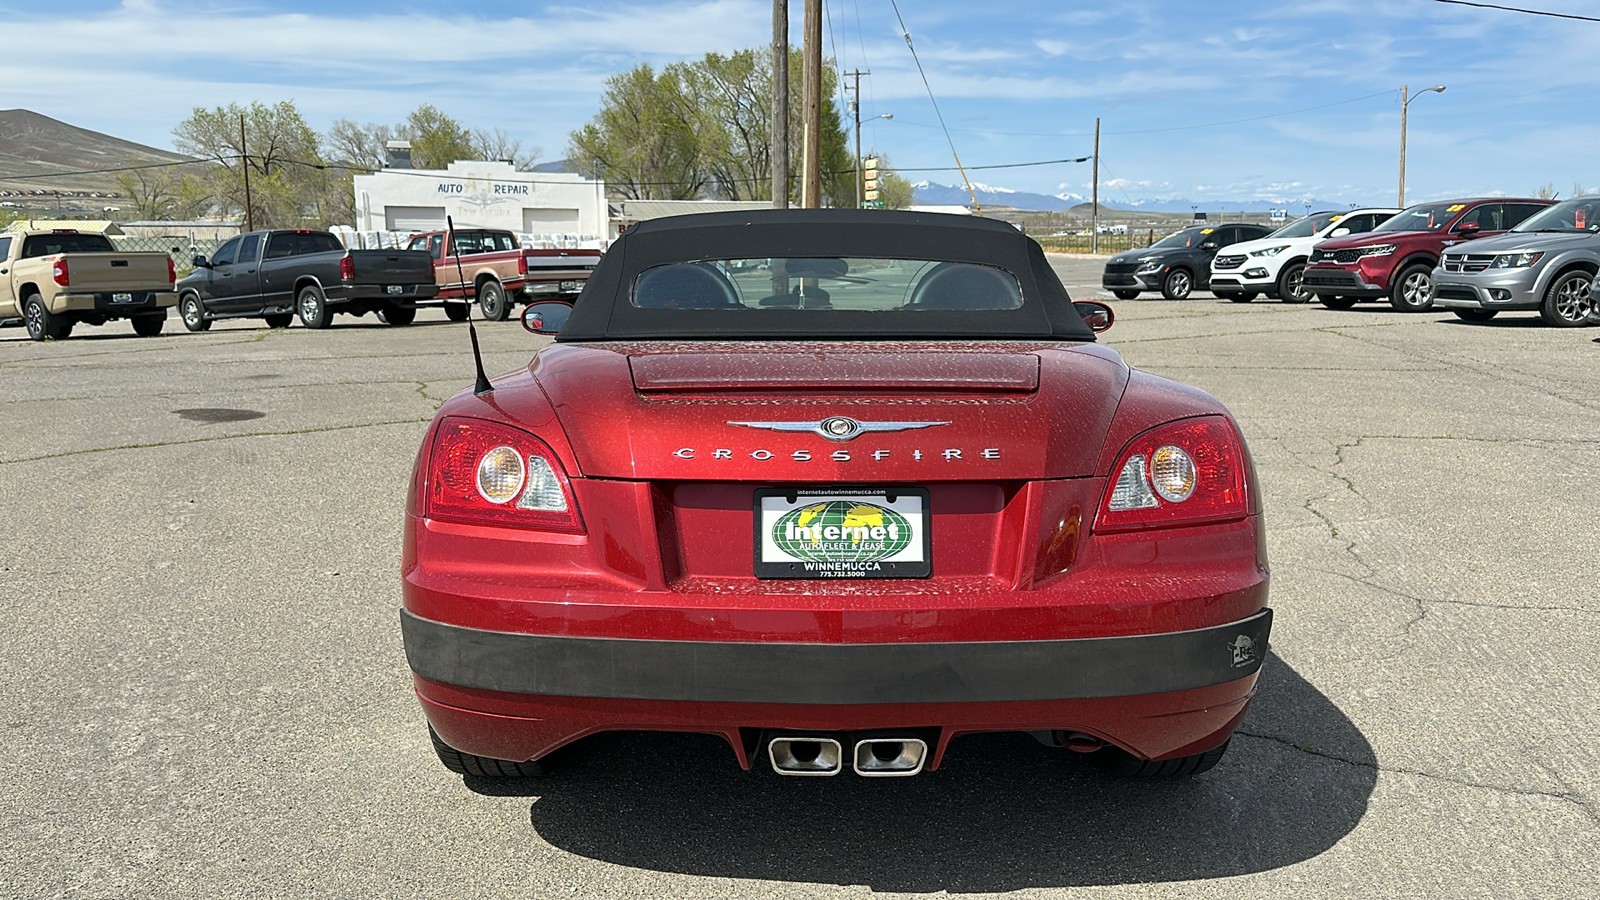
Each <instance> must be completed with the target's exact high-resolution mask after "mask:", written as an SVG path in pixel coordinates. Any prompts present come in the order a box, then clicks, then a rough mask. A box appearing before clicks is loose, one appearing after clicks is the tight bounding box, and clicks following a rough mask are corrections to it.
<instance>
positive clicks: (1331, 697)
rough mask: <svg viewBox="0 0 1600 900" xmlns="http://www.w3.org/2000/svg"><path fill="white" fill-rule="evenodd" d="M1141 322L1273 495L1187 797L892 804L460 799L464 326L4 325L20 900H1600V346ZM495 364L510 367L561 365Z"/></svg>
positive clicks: (1069, 769) (1489, 335) (1144, 357)
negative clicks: (1226, 720) (1232, 734)
mask: <svg viewBox="0 0 1600 900" xmlns="http://www.w3.org/2000/svg"><path fill="white" fill-rule="evenodd" d="M1054 262H1055V264H1056V266H1057V268H1058V270H1059V271H1061V273H1062V275H1063V279H1064V280H1065V281H1066V282H1067V284H1068V287H1069V289H1071V291H1072V293H1073V294H1074V296H1076V297H1080V298H1089V297H1104V296H1105V295H1104V293H1103V292H1101V291H1100V290H1099V287H1098V284H1099V273H1100V267H1101V263H1100V262H1098V261H1095V260H1090V259H1077V258H1067V257H1058V258H1056V259H1055V260H1054ZM1113 305H1114V307H1115V309H1116V312H1117V315H1118V319H1117V323H1116V325H1115V327H1114V328H1113V329H1112V330H1111V332H1110V333H1109V334H1107V335H1106V336H1105V341H1106V342H1107V343H1108V344H1110V345H1112V346H1114V347H1116V348H1118V349H1119V350H1120V351H1121V352H1122V353H1123V354H1124V355H1125V356H1126V357H1127V358H1128V360H1129V361H1130V362H1131V363H1133V364H1134V365H1136V366H1139V367H1141V368H1145V369H1148V370H1151V371H1154V372H1157V373H1159V374H1162V375H1168V376H1172V377H1174V378H1177V379H1180V380H1183V381H1187V382H1191V383H1194V384H1197V385H1199V386H1201V387H1203V388H1205V389H1207V390H1209V391H1211V392H1212V393H1214V394H1215V395H1217V396H1218V397H1219V398H1221V399H1222V400H1223V401H1224V402H1225V403H1226V404H1228V406H1229V407H1230V408H1231V409H1232V410H1233V411H1234V412H1235V413H1236V414H1237V416H1238V417H1239V419H1240V421H1241V423H1242V425H1243V427H1244V429H1245V431H1246V435H1247V437H1248V439H1249V440H1250V442H1251V447H1252V450H1253V452H1254V454H1255V458H1256V464H1257V467H1258V470H1259V473H1260V480H1261V483H1262V485H1263V488H1264V490H1265V492H1266V507H1267V515H1268V520H1269V521H1268V529H1269V531H1268V534H1269V548H1270V555H1271V561H1272V564H1273V576H1274V577H1273V588H1272V605H1273V606H1274V607H1275V608H1276V610H1277V624H1276V627H1275V630H1274V634H1273V642H1274V645H1273V648H1272V654H1271V657H1270V659H1269V661H1268V665H1267V667H1266V669H1265V670H1264V671H1263V676H1262V689H1261V693H1260V695H1259V697H1258V699H1257V701H1256V704H1255V705H1254V707H1253V708H1252V711H1251V714H1250V716H1249V717H1248V718H1247V720H1246V721H1245V723H1244V725H1243V727H1242V729H1241V732H1240V734H1239V736H1238V737H1236V738H1235V740H1234V743H1233V747H1232V749H1231V750H1230V752H1229V755H1228V757H1227V758H1226V759H1225V760H1224V761H1223V762H1222V764H1221V765H1220V766H1219V767H1218V768H1217V769H1216V770H1214V771H1212V772H1211V773H1208V774H1206V775H1203V776H1200V777H1197V778H1194V779H1192V780H1189V781H1182V782H1160V783H1149V782H1122V781H1114V780H1110V779H1108V778H1107V777H1105V776H1102V775H1100V774H1099V773H1097V772H1095V771H1092V770H1089V769H1088V768H1086V767H1083V766H1079V765H1075V764H1074V761H1073V760H1072V759H1068V758H1063V756H1062V755H1061V754H1060V752H1051V751H1047V750H1046V749H1045V748H1043V747H1040V746H1038V745H1036V744H1035V743H1033V742H1032V741H1031V740H1029V739H1028V738H1025V737H1010V736H998V737H980V738H968V739H964V740H963V741H958V742H957V743H956V744H955V745H954V746H953V748H952V750H951V753H950V756H949V758H948V759H947V761H946V764H945V767H944V768H943V769H941V770H940V771H938V772H934V773H928V774H926V775H922V776H918V777H916V778H912V779H905V780H899V779H896V780H887V781H870V780H865V779H860V778H853V777H840V778H832V779H816V780H812V779H783V778H778V777H776V776H774V775H772V773H770V772H759V771H758V772H751V773H745V772H742V771H740V770H739V769H738V768H737V766H736V765H735V764H734V763H733V760H732V754H731V753H729V752H728V751H727V750H726V748H725V747H723V746H721V745H719V743H718V742H717V741H716V740H714V739H709V738H698V737H665V738H653V739H644V738H641V737H636V736H607V737H602V738H598V739H595V740H593V741H592V742H591V743H590V746H588V747H587V748H586V752H585V753H583V754H581V755H576V756H574V757H573V758H572V759H570V760H569V761H568V765H567V766H566V768H565V769H563V770H562V773H561V774H560V775H559V776H558V777H555V778H552V779H547V780H540V781H528V782H509V783H506V784H499V785H497V784H492V783H489V782H484V781H479V780H473V779H468V780H465V781H464V780H463V779H461V778H460V777H457V776H453V775H450V774H449V773H447V772H446V771H445V770H444V769H443V768H442V767H440V766H439V764H438V763H437V760H436V759H435V758H434V756H433V753H432V751H431V750H430V749H429V746H428V740H427V735H426V732H425V730H424V727H423V724H422V717H421V713H420V711H419V710H418V709H417V706H416V702H415V700H414V699H413V697H412V696H411V694H410V681H409V676H408V672H407V669H406V664H405V658H404V655H403V652H402V649H401V645H400V637H399V628H398V621H397V607H398V605H399V593H398V590H399V584H398V582H399V579H398V552H399V546H400V516H401V509H402V501H403V496H404V490H405V483H406V477H407V474H408V472H409V470H410V467H411V461H412V456H413V454H414V452H415V449H416V446H417V442H418V440H419V439H420V436H421V434H422V432H423V429H424V427H425V423H426V422H427V421H428V419H429V418H430V417H431V415H432V413H433V410H434V409H435V408H436V407H437V405H438V403H439V402H440V401H441V400H442V399H443V398H445V397H447V396H449V395H450V394H452V393H454V392H456V391H458V390H460V389H462V388H464V387H466V386H468V385H469V384H470V381H471V373H472V367H471V358H470V356H469V352H468V343H467V335H466V332H465V328H464V327H462V326H459V325H452V324H449V323H446V322H445V320H444V317H443V315H442V313H440V312H438V311H427V312H424V313H423V314H422V315H421V316H419V319H418V324H416V325H414V326H411V327H408V328H390V327H387V326H384V325H381V324H377V323H375V322H374V321H373V320H372V319H371V318H370V317H368V318H365V319H351V318H348V317H340V318H338V319H336V320H335V325H334V327H333V328H332V329H331V330H329V331H326V332H308V331H306V330H304V329H302V328H300V327H298V326H296V327H294V328H292V329H289V330H287V331H268V330H264V329H258V328H255V327H253V326H254V325H256V324H258V323H255V322H252V321H246V322H235V323H229V322H223V323H219V324H218V325H217V327H216V328H214V329H213V330H212V331H211V332H209V333H205V334H188V333H186V332H184V331H183V330H182V328H181V325H180V323H179V322H178V321H177V319H176V317H172V318H169V321H168V324H167V329H168V331H167V333H166V334H164V335H163V336H161V337H159V338H154V339H140V338H136V337H134V336H133V334H132V331H131V329H130V328H129V327H128V326H127V324H126V323H113V324H111V325H108V326H103V327H100V328H88V327H84V328H80V329H79V330H78V332H77V335H75V336H74V337H73V338H72V339H71V340H69V341H65V342H60V343H47V344H32V343H29V342H27V341H26V339H25V335H24V332H23V331H22V330H21V329H6V330H4V331H0V386H3V388H0V423H3V426H0V521H3V522H5V523H6V526H7V527H5V528H4V529H3V530H0V609H3V611H4V614H5V616H6V618H7V620H8V621H9V622H10V623H11V625H10V626H9V630H8V631H7V632H6V634H5V635H4V636H0V657H3V659H4V660H5V665H4V666H3V667H0V706H3V709H0V734H3V735H4V751H5V757H6V759H7V763H8V764H7V765H6V766H5V767H4V770H3V771H0V825H3V829H4V833H5V836H6V837H5V841H4V843H5V845H6V846H8V847H9V848H10V849H9V850H7V851H6V852H5V854H4V855H5V857H6V861H5V863H4V865H3V866H0V896H4V897H74V898H77V897H104V898H125V897H174V896H178V897H229V898H247V897H283V896H301V895H308V896H319V897H351V898H371V897H419V898H423V897H519V898H538V897H557V896H559V897H587V896H605V897H608V898H623V897H641V898H656V897H704V898H711V897H718V898H721V897H751V898H757V897H760V898H765V897H847V896H864V895H869V894H883V895H892V894H899V893H907V894H938V893H949V894H963V895H967V894H986V893H1004V892H1019V894H1020V895H1023V896H1028V897H1062V896H1074V897H1077V896H1085V897H1102V896H1103V897H1151V896H1181V897H1193V898H1238V897H1267V896H1272V897H1280V896H1296V897H1310V898H1350V897H1417V898H1422V897H1428V898H1435V897H1536V898H1566V897H1572V898H1592V897H1596V896H1600V861H1597V856H1600V853H1597V848H1600V774H1597V773H1600V737H1597V734H1600V712H1597V708H1600V666H1597V664H1596V660H1597V659H1600V656H1597V650H1596V648H1597V647H1600V590H1597V589H1596V580H1597V579H1596V571H1597V565H1600V535H1597V526H1596V518H1597V513H1600V342H1597V338H1600V328H1596V329H1572V330H1565V329H1552V328H1546V327H1542V326H1541V325H1539V324H1538V321H1537V317H1536V316H1533V315H1509V316H1504V317H1502V318H1500V319H1497V320H1495V321H1494V322H1492V323H1489V324H1487V325H1468V324H1464V323H1459V322H1457V321H1456V320H1455V318H1454V317H1453V316H1451V315H1449V314H1448V313H1440V312H1434V313H1427V314H1420V315H1407V314H1401V313H1396V312H1392V311H1390V310H1389V308H1388V307H1387V306H1383V307H1379V306H1375V305H1362V306H1358V307H1357V308H1356V309H1355V310H1353V311H1349V312H1335V311H1331V310H1326V309H1323V308H1321V307H1320V306H1316V305H1312V306H1309V307H1306V306H1286V305H1283V304H1280V303H1276V302H1265V301H1259V300H1258V301H1257V302H1255V303H1253V304H1249V305H1241V304H1233V303H1226V302H1221V301H1218V300H1215V299H1212V298H1211V297H1210V296H1209V295H1206V294H1197V295H1196V297H1195V299H1192V300H1189V301H1186V302H1181V303H1170V302H1165V301H1161V300H1146V301H1117V302H1115V303H1114V304H1113ZM480 333H481V336H482V338H483V343H484V347H485V351H486V357H487V362H488V367H489V369H490V370H491V371H504V370H507V369H510V368H513V367H515V366H517V365H519V364H521V363H523V362H525V361H526V359H527V357H528V356H529V354H530V351H531V350H532V348H534V347H536V346H537V345H538V344H539V343H540V342H541V340H542V339H536V338H533V337H532V336H530V335H528V334H526V333H525V332H523V331H522V330H521V329H520V328H518V327H517V326H516V325H515V324H513V323H496V324H493V325H487V326H484V327H483V328H482V329H481V332H480Z"/></svg>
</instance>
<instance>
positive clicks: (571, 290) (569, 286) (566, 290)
mask: <svg viewBox="0 0 1600 900" xmlns="http://www.w3.org/2000/svg"><path fill="white" fill-rule="evenodd" d="M579 290H580V288H579V287H578V283H577V282H576V281H563V282H561V293H563V294H576V293H577V292H578V291H579Z"/></svg>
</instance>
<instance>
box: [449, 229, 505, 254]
mask: <svg viewBox="0 0 1600 900" xmlns="http://www.w3.org/2000/svg"><path fill="white" fill-rule="evenodd" d="M451 244H452V245H453V246H452V248H451V251H450V252H451V253H460V254H462V255H463V256H465V255H467V254H469V253H495V252H499V251H504V250H515V249H517V242H516V240H515V239H514V238H512V236H511V235H510V234H507V233H506V232H503V231H501V232H494V231H458V232H456V234H455V237H454V239H453V240H452V241H451Z"/></svg>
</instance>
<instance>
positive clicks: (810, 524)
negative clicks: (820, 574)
mask: <svg viewBox="0 0 1600 900" xmlns="http://www.w3.org/2000/svg"><path fill="white" fill-rule="evenodd" d="M772 542H773V543H774V544H776V545H777V546H778V549H780V550H782V551H783V552H785V553H787V554H789V555H790V556H793V557H795V558H796V559H801V560H804V561H806V562H876V561H878V560H880V559H887V558H888V557H891V556H893V555H895V554H896V553H899V552H900V551H901V550H904V549H905V548H906V546H907V545H909V544H910V543H911V523H910V522H909V521H907V520H906V517H905V516H902V515H901V514H899V513H897V512H895V511H894V510H892V509H890V508H888V507H886V506H878V505H877V504H875V503H863V502H861V501H859V500H826V501H823V502H821V503H813V504H811V505H809V506H802V507H799V508H796V509H791V510H789V511H788V512H786V513H784V514H783V515H781V516H779V517H778V521H777V522H775V523H773V525H772Z"/></svg>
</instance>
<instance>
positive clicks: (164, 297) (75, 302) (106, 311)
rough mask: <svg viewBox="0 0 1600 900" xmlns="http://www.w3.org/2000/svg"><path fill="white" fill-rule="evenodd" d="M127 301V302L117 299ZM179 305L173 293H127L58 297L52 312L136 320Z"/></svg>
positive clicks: (52, 304)
mask: <svg viewBox="0 0 1600 900" xmlns="http://www.w3.org/2000/svg"><path fill="white" fill-rule="evenodd" d="M121 297H127V298H128V299H125V300H124V299H118V298H121ZM177 303H178V295H177V294H176V293H173V292H172V291H129V292H126V293H104V292H103V293H93V294H58V295H56V299H55V301H54V302H53V303H51V304H50V306H51V307H52V308H51V310H50V311H51V312H53V313H56V314H58V315H59V314H61V313H95V314H96V315H99V316H108V317H112V318H115V317H118V316H137V315H144V314H146V313H151V312H154V311H156V310H162V309H170V308H171V307H173V306H176V305H177Z"/></svg>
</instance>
